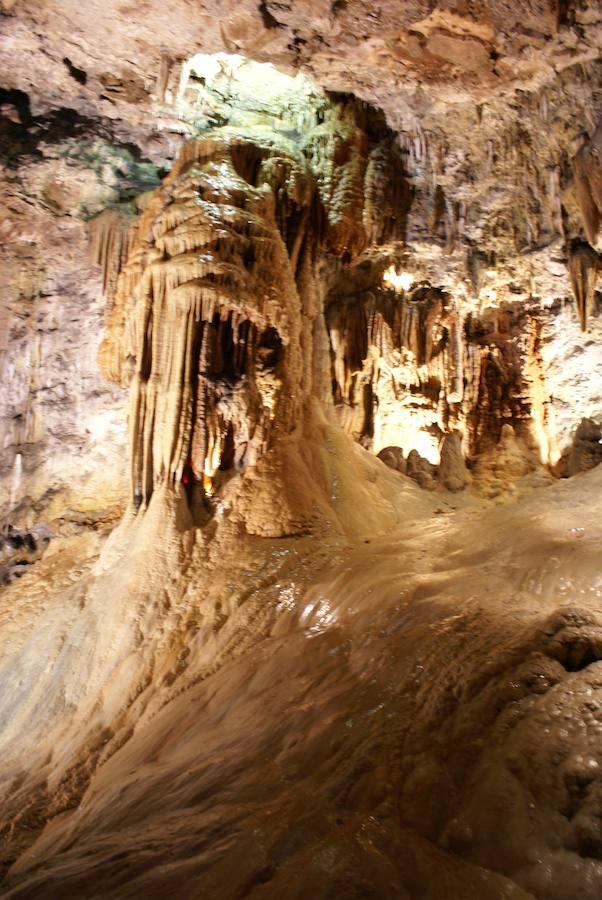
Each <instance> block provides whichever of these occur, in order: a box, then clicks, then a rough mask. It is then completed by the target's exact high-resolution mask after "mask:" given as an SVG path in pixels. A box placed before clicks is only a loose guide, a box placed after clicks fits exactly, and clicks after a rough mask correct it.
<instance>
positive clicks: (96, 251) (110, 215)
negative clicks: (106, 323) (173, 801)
mask: <svg viewBox="0 0 602 900" xmlns="http://www.w3.org/2000/svg"><path fill="white" fill-rule="evenodd" d="M131 225H132V221H131V219H130V218H129V217H128V216H126V215H124V214H123V213H121V212H119V211H117V210H113V209H106V210H104V212H102V213H101V214H100V215H99V216H97V217H96V218H95V219H93V220H92V222H91V223H90V257H91V260H92V262H93V263H94V265H97V266H100V269H101V271H102V289H103V293H104V295H105V297H106V299H107V312H110V310H111V307H112V305H113V301H114V299H115V291H116V290H117V280H118V278H119V274H120V273H121V271H122V269H123V267H124V266H125V264H126V262H127V259H128V256H129V253H130V250H131V245H132V234H133V231H132V227H131Z"/></svg>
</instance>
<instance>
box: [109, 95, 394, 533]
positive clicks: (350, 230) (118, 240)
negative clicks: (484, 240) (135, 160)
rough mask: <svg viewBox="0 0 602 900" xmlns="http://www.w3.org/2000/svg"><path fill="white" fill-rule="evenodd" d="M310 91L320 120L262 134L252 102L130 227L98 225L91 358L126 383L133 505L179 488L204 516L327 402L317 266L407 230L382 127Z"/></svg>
mask: <svg viewBox="0 0 602 900" xmlns="http://www.w3.org/2000/svg"><path fill="white" fill-rule="evenodd" d="M310 98H311V100H312V101H313V106H314V108H313V120H312V107H311V106H310V107H309V109H305V110H304V111H303V119H304V120H303V122H301V123H300V122H298V121H297V120H296V119H295V118H294V114H295V112H296V111H295V110H294V109H293V110H288V117H289V119H290V121H287V119H286V115H285V114H282V117H281V120H280V121H279V122H276V123H275V124H274V123H273V124H272V127H271V128H267V127H266V126H265V125H263V124H262V123H261V116H259V115H258V114H257V112H256V111H255V112H254V111H253V105H252V102H251V101H250V100H249V101H248V102H249V106H250V109H249V110H248V112H247V114H246V116H245V115H244V109H243V113H242V114H241V112H240V110H239V109H237V110H236V113H235V115H234V119H235V121H236V120H237V118H238V119H242V123H241V124H236V125H234V124H225V125H223V126H222V127H221V128H217V129H215V128H214V129H209V130H208V131H206V133H205V134H203V136H202V137H199V138H198V139H197V140H195V141H191V142H189V143H187V144H186V145H185V146H184V148H183V151H182V153H181V155H180V158H179V160H178V161H177V163H176V164H175V166H174V167H173V169H172V171H171V173H170V175H169V176H168V177H167V178H166V179H165V181H164V184H163V186H162V187H161V188H160V189H159V190H158V191H157V192H156V193H155V194H154V195H153V196H151V197H148V198H147V199H146V200H145V209H144V211H143V212H142V214H141V216H140V219H139V221H138V223H137V224H136V225H135V227H134V228H133V229H132V230H131V231H130V232H129V233H128V234H127V236H124V235H125V233H124V231H123V229H124V222H123V220H122V219H119V218H115V217H112V218H108V219H107V218H106V217H105V218H101V219H100V220H98V221H97V222H95V223H93V235H94V237H93V240H94V254H95V257H96V259H97V260H98V261H99V262H100V263H101V264H102V266H103V272H104V274H103V282H104V284H105V285H106V286H107V289H108V291H107V292H108V294H109V302H110V314H109V318H108V329H107V337H106V338H105V340H104V343H103V345H102V347H101V350H100V363H101V367H102V369H103V371H104V372H105V374H106V375H107V376H108V377H109V378H111V379H112V380H115V381H117V382H118V383H119V384H122V385H124V386H130V387H131V400H130V440H131V445H130V455H131V465H132V502H133V504H134V506H135V508H139V507H140V506H143V507H144V508H146V506H147V505H148V503H149V502H150V499H151V497H152V494H153V492H154V490H155V489H156V488H157V486H159V485H167V486H169V487H171V488H175V489H180V488H181V489H182V491H183V494H185V496H186V499H187V505H188V507H189V510H190V512H191V513H192V516H193V519H194V520H195V521H196V522H197V523H199V524H202V523H203V521H205V520H206V519H207V517H208V516H209V515H210V514H211V512H212V509H213V506H214V502H213V501H212V499H211V498H213V497H214V496H215V495H216V494H218V493H220V489H221V488H222V487H225V485H226V484H227V482H228V480H229V479H230V478H231V476H232V475H234V474H237V473H242V472H244V470H245V469H247V468H249V467H250V468H253V467H256V465H257V463H258V461H259V460H260V458H261V457H262V455H263V454H265V452H266V450H267V449H268V448H269V447H271V446H272V445H273V444H274V443H275V441H277V439H278V438H281V439H282V438H286V436H287V435H290V434H291V433H292V432H293V431H294V430H295V429H297V430H299V429H300V428H301V425H302V418H303V415H304V414H305V412H306V411H305V408H304V407H305V406H306V405H307V402H308V400H309V398H310V397H311V396H314V397H315V398H316V399H319V400H320V401H323V400H325V401H326V402H327V405H328V402H329V398H328V387H327V388H326V391H327V393H326V396H324V391H323V387H324V376H323V374H320V373H319V371H318V370H317V366H318V365H323V361H322V360H320V359H319V358H318V355H317V353H316V351H315V349H314V346H315V343H316V342H317V343H318V346H320V345H321V342H323V340H324V324H323V322H324V319H323V312H322V309H323V304H324V299H323V295H324V284H325V283H326V281H327V278H328V276H327V274H326V272H329V271H331V270H332V271H335V270H338V269H339V268H340V267H341V266H343V267H345V268H348V267H349V266H351V265H352V264H353V263H354V261H356V260H357V259H358V258H360V257H361V255H362V253H364V252H365V251H366V250H367V248H368V247H371V246H372V247H377V246H379V245H380V244H383V243H384V244H386V243H387V242H390V241H392V240H395V239H401V238H402V236H403V230H404V225H405V222H404V209H407V205H408V203H409V197H408V189H407V185H406V183H405V181H404V178H403V169H402V168H401V157H400V153H399V150H398V148H397V147H396V145H395V144H394V142H393V141H392V139H391V135H390V134H389V133H388V131H387V129H386V127H385V126H384V124H383V123H382V120H381V121H378V119H377V117H376V115H375V114H374V113H372V112H371V111H365V110H364V109H362V106H361V105H360V104H357V103H355V102H352V101H350V100H345V99H342V100H340V101H338V102H334V103H332V102H330V101H328V100H327V98H326V97H324V96H323V95H321V94H319V93H315V94H314V95H313V96H311V97H310ZM369 116H371V117H372V118H374V119H376V120H377V127H376V128H374V129H373V128H371V122H368V117H369ZM231 118H232V116H231ZM254 118H255V119H259V123H257V122H255V124H252V123H253V119H254ZM277 126H279V127H277ZM404 202H405V206H404ZM126 246H127V247H129V248H130V250H129V255H128V257H127V263H126V262H125V259H124V256H123V248H124V247H126ZM120 270H121V271H120ZM118 272H120V274H119V275H118V277H117V276H116V273H118Z"/></svg>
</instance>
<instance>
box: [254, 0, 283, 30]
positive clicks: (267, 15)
mask: <svg viewBox="0 0 602 900" xmlns="http://www.w3.org/2000/svg"><path fill="white" fill-rule="evenodd" d="M258 9H259V14H260V15H261V18H262V19H263V24H264V25H265V27H266V28H284V25H282V24H281V23H280V22H279V21H278V19H276V18H275V17H274V16H273V15H272V13H271V12H270V10H269V9H268V5H267V3H266V0H261V3H260V4H259V6H258Z"/></svg>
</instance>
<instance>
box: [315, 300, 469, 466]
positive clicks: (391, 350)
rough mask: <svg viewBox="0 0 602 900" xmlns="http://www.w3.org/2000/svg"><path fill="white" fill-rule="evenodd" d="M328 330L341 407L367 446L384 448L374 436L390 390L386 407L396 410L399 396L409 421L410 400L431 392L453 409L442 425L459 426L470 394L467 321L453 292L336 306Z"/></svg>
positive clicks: (334, 303)
mask: <svg viewBox="0 0 602 900" xmlns="http://www.w3.org/2000/svg"><path fill="white" fill-rule="evenodd" d="M326 325H327V328H328V333H329V339H330V348H331V362H332V384H333V397H334V401H335V405H337V407H338V408H339V410H340V411H341V415H342V422H343V424H344V425H345V424H346V423H347V424H348V427H349V428H350V430H351V433H353V434H354V436H355V437H356V438H357V439H358V440H360V442H361V443H362V444H364V445H365V446H367V447H370V448H373V443H374V439H375V438H376V443H378V439H377V435H375V433H374V429H375V421H376V419H377V418H378V417H379V416H380V419H381V420H382V416H383V415H385V413H383V411H382V409H381V410H380V411H379V409H378V407H379V404H380V403H381V401H382V400H383V398H382V396H381V394H382V392H383V390H384V391H385V393H386V395H387V397H388V398H389V399H388V400H387V401H385V402H384V404H383V408H384V406H386V405H387V403H390V402H393V404H394V405H395V402H396V401H395V400H394V398H395V397H397V398H398V401H397V402H398V403H399V416H401V417H402V418H403V417H404V416H406V415H411V413H410V412H409V407H408V406H407V398H408V397H411V396H415V395H418V394H420V393H424V394H425V395H426V396H427V397H428V398H429V401H428V402H432V403H433V405H434V406H435V408H438V406H439V405H440V400H441V398H443V401H444V406H445V409H442V410H441V411H440V415H439V414H436V416H435V418H439V419H440V420H441V424H442V426H444V427H445V426H449V427H451V425H450V423H451V420H452V419H453V418H454V413H453V406H454V405H455V404H458V403H460V402H461V400H462V394H463V347H462V318H461V315H460V313H459V311H458V309H457V308H456V305H455V304H454V303H453V301H452V300H451V298H450V297H449V296H448V295H447V294H446V293H445V292H443V291H441V290H439V289H436V288H432V287H421V288H418V289H417V290H415V291H414V292H413V293H412V294H411V295H408V294H405V293H404V294H402V295H399V294H396V293H393V292H387V291H382V290H379V291H376V292H374V293H372V292H366V293H364V294H362V295H359V296H357V297H353V298H344V299H339V300H334V301H332V302H331V303H330V304H329V305H328V307H327V310H326ZM385 382H386V384H385ZM390 394H391V395H392V396H389V395H390ZM404 398H406V399H404ZM402 407H403V409H402ZM354 409H355V410H356V413H353V410H354ZM391 414H392V415H393V418H395V414H394V410H392V412H391ZM381 424H382V422H381ZM384 431H385V432H387V428H386V425H385V428H384Z"/></svg>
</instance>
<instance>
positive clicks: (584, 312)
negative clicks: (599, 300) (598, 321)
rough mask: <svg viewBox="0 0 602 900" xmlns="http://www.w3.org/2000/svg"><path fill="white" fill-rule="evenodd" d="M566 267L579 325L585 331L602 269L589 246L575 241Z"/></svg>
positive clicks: (598, 258)
mask: <svg viewBox="0 0 602 900" xmlns="http://www.w3.org/2000/svg"><path fill="white" fill-rule="evenodd" d="M568 266H569V275H570V279H571V285H572V287H573V293H574V295H575V303H576V305H577V313H578V316H579V324H580V326H581V330H582V331H587V319H588V316H589V314H590V312H591V308H592V304H593V300H594V293H595V290H596V282H597V280H598V274H599V272H600V269H601V268H602V264H601V262H600V256H599V255H598V253H596V251H595V250H594V248H593V247H590V245H589V244H585V243H584V242H582V241H575V242H573V246H572V247H571V251H570V255H569V263H568Z"/></svg>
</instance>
